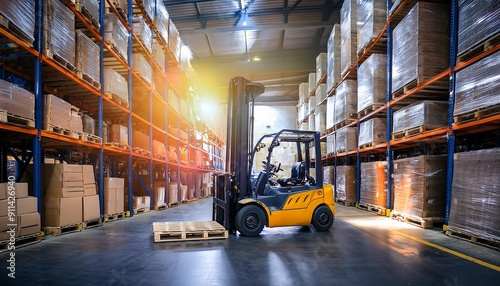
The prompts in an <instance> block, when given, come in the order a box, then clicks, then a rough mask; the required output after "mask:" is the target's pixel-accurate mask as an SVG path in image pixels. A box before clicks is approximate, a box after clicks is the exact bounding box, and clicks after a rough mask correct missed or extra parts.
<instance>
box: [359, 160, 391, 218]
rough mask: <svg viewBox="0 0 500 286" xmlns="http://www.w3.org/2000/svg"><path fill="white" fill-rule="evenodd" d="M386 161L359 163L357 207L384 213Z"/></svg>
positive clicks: (385, 204) (385, 203)
mask: <svg viewBox="0 0 500 286" xmlns="http://www.w3.org/2000/svg"><path fill="white" fill-rule="evenodd" d="M386 206H387V161H376V162H363V163H361V182H360V194H359V208H362V209H366V210H368V211H374V212H376V213H378V214H379V215H386V213H385V212H386V211H385V210H386Z"/></svg>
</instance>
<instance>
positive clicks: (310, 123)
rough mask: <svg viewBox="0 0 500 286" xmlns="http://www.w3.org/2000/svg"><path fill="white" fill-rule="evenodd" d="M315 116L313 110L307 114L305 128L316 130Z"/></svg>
mask: <svg viewBox="0 0 500 286" xmlns="http://www.w3.org/2000/svg"><path fill="white" fill-rule="evenodd" d="M315 124H316V118H315V115H314V112H313V113H311V114H310V115H309V117H308V118H307V130H310V131H314V130H316V126H315Z"/></svg>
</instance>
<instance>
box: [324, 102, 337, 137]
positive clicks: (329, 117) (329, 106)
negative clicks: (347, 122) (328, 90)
mask: <svg viewBox="0 0 500 286" xmlns="http://www.w3.org/2000/svg"><path fill="white" fill-rule="evenodd" d="M334 121H335V96H330V97H328V98H327V99H326V122H325V128H326V133H330V132H332V131H333V130H334V129H335V124H334Z"/></svg>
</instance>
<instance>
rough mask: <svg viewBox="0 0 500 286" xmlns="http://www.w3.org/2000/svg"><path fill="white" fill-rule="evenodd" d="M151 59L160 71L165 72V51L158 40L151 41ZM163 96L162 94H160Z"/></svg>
mask: <svg viewBox="0 0 500 286" xmlns="http://www.w3.org/2000/svg"><path fill="white" fill-rule="evenodd" d="M153 58H154V60H155V61H156V63H158V66H159V67H160V69H161V70H162V71H165V64H166V62H165V59H166V56H165V51H164V50H163V47H162V46H161V44H160V42H158V40H156V39H153ZM162 94H163V93H162Z"/></svg>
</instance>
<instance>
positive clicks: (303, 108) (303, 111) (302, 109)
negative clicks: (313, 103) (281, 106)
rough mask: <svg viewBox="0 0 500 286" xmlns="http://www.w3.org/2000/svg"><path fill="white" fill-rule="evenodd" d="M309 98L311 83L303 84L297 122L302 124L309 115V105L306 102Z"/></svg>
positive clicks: (300, 85)
mask: <svg viewBox="0 0 500 286" xmlns="http://www.w3.org/2000/svg"><path fill="white" fill-rule="evenodd" d="M308 96H309V83H307V82H303V83H301V84H299V103H298V105H297V108H298V112H297V121H298V122H301V121H303V120H304V118H305V117H306V115H307V114H308V113H309V105H308V104H307V103H305V100H306V99H307V97H308Z"/></svg>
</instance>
